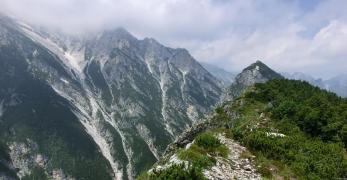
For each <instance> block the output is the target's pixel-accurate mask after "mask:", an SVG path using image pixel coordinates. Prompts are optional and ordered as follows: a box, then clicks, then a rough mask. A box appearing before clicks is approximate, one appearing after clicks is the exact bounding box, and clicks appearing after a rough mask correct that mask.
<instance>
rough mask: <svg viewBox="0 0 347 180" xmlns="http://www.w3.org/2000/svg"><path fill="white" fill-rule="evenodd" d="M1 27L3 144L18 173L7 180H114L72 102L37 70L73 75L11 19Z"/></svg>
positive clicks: (0, 116)
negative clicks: (38, 179)
mask: <svg viewBox="0 0 347 180" xmlns="http://www.w3.org/2000/svg"><path fill="white" fill-rule="evenodd" d="M0 24H1V26H0V36H1V38H0V39H1V45H0V84H1V88H0V101H1V108H0V109H1V113H0V120H1V121H0V124H1V125H0V132H1V134H0V136H1V138H0V139H1V143H2V144H6V146H7V147H2V148H3V149H2V151H3V153H4V154H5V156H7V158H4V159H7V161H5V162H7V163H4V164H3V165H2V166H4V167H7V169H8V170H10V171H7V172H11V171H12V172H14V174H13V173H12V174H11V173H9V174H6V176H12V177H13V178H16V176H18V177H19V178H25V177H30V175H31V176H34V177H35V176H37V175H38V174H40V175H42V176H52V177H53V176H54V175H53V174H54V173H56V174H59V175H60V176H63V177H64V176H73V177H75V178H78V179H85V178H92V179H112V176H111V175H110V172H111V171H112V170H111V167H110V166H109V164H108V162H107V160H106V159H105V158H104V157H103V156H102V155H101V154H100V153H99V151H98V146H97V144H96V143H95V142H94V141H92V140H91V139H90V137H89V136H88V135H87V134H86V133H85V131H84V129H83V126H82V124H81V123H80V122H79V120H78V118H77V117H76V116H75V114H74V113H73V111H72V108H71V106H70V104H69V102H68V101H66V100H65V99H64V98H62V97H61V96H59V95H58V94H57V93H56V92H55V91H54V90H53V89H52V87H50V86H49V85H48V84H47V83H46V82H45V78H48V76H49V75H48V74H45V73H43V72H40V71H39V70H38V69H37V68H36V67H33V66H32V65H33V64H34V63H35V62H38V63H39V64H37V65H38V66H39V65H42V66H45V67H47V68H53V67H56V68H55V69H56V70H55V73H59V74H61V76H62V77H64V76H65V75H66V74H67V72H66V71H64V69H62V68H59V67H60V66H59V61H58V59H57V58H56V57H55V56H54V55H52V54H50V53H49V52H48V51H46V49H44V48H43V47H41V46H39V45H37V44H35V43H34V42H32V41H31V40H30V39H29V38H27V37H26V36H24V35H23V34H22V33H21V32H19V31H17V29H15V27H14V24H12V23H11V22H9V21H8V20H7V19H1V20H0ZM52 73H53V72H52ZM32 168H33V169H32ZM11 169H12V170H11ZM31 169H32V170H31ZM30 172H31V174H30Z"/></svg>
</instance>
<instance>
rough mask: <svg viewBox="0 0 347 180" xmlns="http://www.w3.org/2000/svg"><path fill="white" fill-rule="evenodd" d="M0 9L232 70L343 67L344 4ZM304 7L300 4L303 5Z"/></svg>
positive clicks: (346, 45)
mask: <svg viewBox="0 0 347 180" xmlns="http://www.w3.org/2000/svg"><path fill="white" fill-rule="evenodd" d="M0 4H1V6H0V10H1V11H2V12H6V13H11V14H14V15H16V16H18V17H20V18H23V19H25V20H26V21H30V22H31V23H36V24H40V25H46V26H50V27H56V28H61V29H63V30H65V31H69V32H81V31H85V30H100V29H104V28H114V27H118V26H123V27H125V28H126V29H128V30H129V31H130V32H132V33H134V34H135V35H138V36H139V37H145V36H150V37H154V38H156V39H158V41H160V42H163V43H164V44H166V45H170V46H173V47H184V48H187V49H189V50H190V51H191V53H192V54H193V55H194V56H195V57H196V59H198V60H200V61H204V62H210V63H212V64H215V65H218V66H220V67H223V68H225V69H229V70H232V71H239V70H241V69H242V68H244V67H245V66H247V65H248V64H250V63H252V62H254V61H255V60H257V59H260V60H263V61H264V62H265V63H267V64H269V65H270V66H271V67H274V68H275V69H276V70H279V71H301V72H306V73H309V74H311V75H315V76H318V77H319V76H323V77H329V76H333V75H336V74H338V73H344V72H345V71H346V69H347V67H346V66H347V62H346V58H345V57H346V56H347V51H346V49H347V35H346V26H347V11H345V8H346V7H347V1H341V0H324V1H320V0H319V1H318V0H317V1H301V0H292V1H287V0H266V1H259V0H189V1H187V0H146V1H144V0H49V1H47V0H0ZM303 4H304V5H303Z"/></svg>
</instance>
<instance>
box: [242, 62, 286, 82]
mask: <svg viewBox="0 0 347 180" xmlns="http://www.w3.org/2000/svg"><path fill="white" fill-rule="evenodd" d="M275 78H283V77H282V76H281V75H280V74H278V73H277V72H275V71H274V70H272V69H271V68H269V67H268V66H267V65H265V64H264V63H263V62H261V61H259V60H257V61H256V62H255V63H253V64H251V65H250V66H248V67H246V68H245V69H244V70H243V71H242V72H241V73H240V74H239V75H237V76H236V79H235V80H236V82H237V83H239V84H242V85H245V86H250V85H253V84H255V83H264V82H266V81H268V80H271V79H275Z"/></svg>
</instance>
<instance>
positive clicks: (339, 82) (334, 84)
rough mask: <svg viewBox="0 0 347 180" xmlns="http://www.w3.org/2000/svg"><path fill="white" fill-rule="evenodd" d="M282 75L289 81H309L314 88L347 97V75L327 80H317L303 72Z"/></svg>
mask: <svg viewBox="0 0 347 180" xmlns="http://www.w3.org/2000/svg"><path fill="white" fill-rule="evenodd" d="M282 75H283V76H284V77H286V78H288V79H294V80H303V81H307V82H309V83H310V84H312V85H314V86H317V87H320V88H322V89H326V90H328V91H331V92H334V93H336V94H337V95H339V96H341V97H347V74H341V75H338V76H335V77H333V78H330V79H327V80H322V79H315V78H314V77H312V76H310V75H307V74H304V73H301V72H295V73H282Z"/></svg>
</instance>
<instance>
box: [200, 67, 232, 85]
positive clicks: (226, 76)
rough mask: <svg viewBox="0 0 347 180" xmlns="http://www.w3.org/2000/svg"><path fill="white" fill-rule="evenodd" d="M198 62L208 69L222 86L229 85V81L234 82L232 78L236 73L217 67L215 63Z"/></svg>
mask: <svg viewBox="0 0 347 180" xmlns="http://www.w3.org/2000/svg"><path fill="white" fill-rule="evenodd" d="M200 64H201V65H202V66H203V67H204V68H205V69H206V70H207V71H208V72H210V73H211V74H212V75H213V76H214V77H216V78H217V79H219V80H220V81H222V83H223V85H224V86H229V85H231V83H233V82H234V78H235V76H236V73H232V72H229V71H227V70H225V69H222V68H219V67H217V66H215V65H212V64H208V63H202V62H200Z"/></svg>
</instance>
